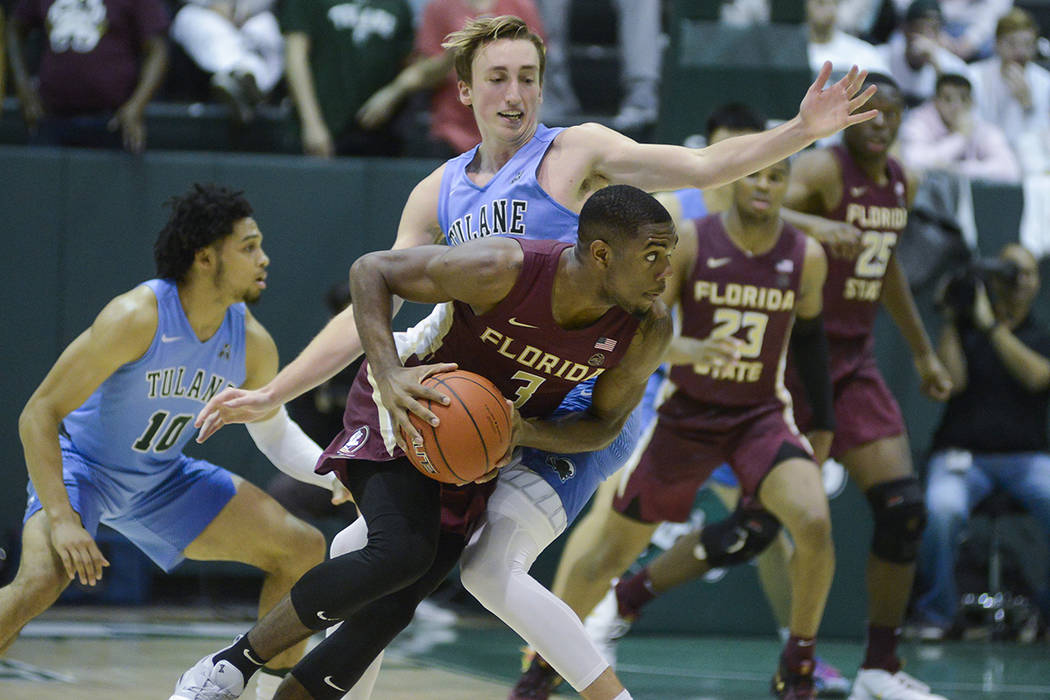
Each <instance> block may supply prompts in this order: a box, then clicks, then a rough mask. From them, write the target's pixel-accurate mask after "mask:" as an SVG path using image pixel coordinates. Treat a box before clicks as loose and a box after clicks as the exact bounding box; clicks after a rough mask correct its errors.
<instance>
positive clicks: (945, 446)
mask: <svg viewBox="0 0 1050 700" xmlns="http://www.w3.org/2000/svg"><path fill="white" fill-rule="evenodd" d="M999 260H1000V261H1002V262H1004V263H1007V265H1006V267H1007V269H1008V270H1010V269H1012V270H1013V272H1012V273H1011V272H1006V271H1004V272H1001V273H999V274H996V275H995V276H994V277H993V278H992V280H991V285H990V287H991V289H990V293H991V301H990V302H989V297H988V294H986V292H985V288H984V285H983V284H982V283H980V282H976V280H974V279H973V278H972V277H966V276H962V277H957V278H955V279H956V281H955V283H954V284H949V285H947V286H946V293H945V294H944V295H943V302H942V311H943V313H944V316H945V323H944V327H943V328H942V330H941V339H940V343H939V347H938V348H937V351H938V353H939V354H940V356H941V359H942V360H943V361H944V364H945V366H946V367H947V368H948V370H949V372H950V373H951V375H952V384H953V386H954V389H953V392H954V393H953V396H952V397H951V398H950V399H949V400H948V406H947V408H946V410H945V412H944V416H943V418H942V419H941V424H940V427H939V428H938V429H937V432H936V434H935V435H934V439H933V456H932V458H931V459H930V465H929V474H928V477H927V478H928V483H927V487H926V506H927V509H928V513H929V515H928V517H929V523H928V524H927V526H926V533H925V536H924V539H923V543H922V554H921V557H920V560H919V567H920V585H919V587H918V588H917V591H918V598H917V603H916V612H917V615H918V617H919V622H920V623H922V624H924V625H927V626H932V627H933V628H934V629H937V628H939V629H941V630H946V629H947V628H949V627H950V626H951V625H952V623H953V621H954V620H955V615H956V611H957V605H958V595H957V592H956V584H955V558H956V553H957V548H958V543H959V536H960V534H961V532H962V530H963V527H964V526H965V525H966V522H967V520H968V519H969V516H970V512H971V511H972V510H973V509H974V507H975V506H976V505H977V504H978V503H979V502H980V501H981V500H982V499H983V498H985V497H986V496H988V495H989V494H991V493H992V492H994V491H1006V492H1008V493H1009V494H1010V495H1011V496H1013V497H1014V498H1015V499H1016V500H1018V501H1019V502H1021V503H1022V504H1024V505H1025V506H1026V507H1027V508H1028V510H1029V511H1030V512H1031V513H1032V515H1034V516H1035V517H1036V519H1037V520H1038V521H1039V523H1040V524H1041V525H1042V527H1043V528H1045V529H1046V531H1047V533H1050V443H1048V440H1047V408H1048V403H1050V334H1048V333H1047V330H1046V329H1045V328H1043V327H1042V325H1040V324H1039V323H1037V322H1036V321H1035V320H1034V319H1033V318H1032V317H1031V316H1030V315H1029V311H1030V310H1031V308H1032V302H1033V301H1034V300H1035V298H1036V295H1037V294H1038V291H1039V268H1038V265H1037V264H1036V259H1035V256H1033V255H1032V254H1031V253H1030V252H1029V251H1028V250H1026V249H1025V248H1022V247H1021V246H1020V245H1017V244H1010V245H1007V246H1006V247H1005V248H1004V249H1003V251H1002V253H1001V254H1000V255H999ZM967 279H969V280H970V282H966V281H965V280H967ZM975 282H976V286H974V284H975ZM1047 591H1048V589H1047V588H1044V589H1043V590H1042V591H1041V592H1040V595H1041V599H1040V600H1039V604H1040V607H1041V608H1042V612H1043V614H1044V616H1050V597H1048V593H1047ZM1047 619H1050V617H1047Z"/></svg>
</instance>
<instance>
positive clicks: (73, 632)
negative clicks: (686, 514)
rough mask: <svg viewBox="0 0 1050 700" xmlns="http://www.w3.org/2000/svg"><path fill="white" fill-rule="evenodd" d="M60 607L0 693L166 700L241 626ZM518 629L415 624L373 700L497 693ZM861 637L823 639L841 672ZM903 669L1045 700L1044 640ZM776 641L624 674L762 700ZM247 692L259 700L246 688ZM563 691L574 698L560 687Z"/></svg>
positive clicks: (700, 649)
mask: <svg viewBox="0 0 1050 700" xmlns="http://www.w3.org/2000/svg"><path fill="white" fill-rule="evenodd" d="M196 614H197V617H192V616H191V613H181V617H180V616H178V615H177V616H176V617H175V618H171V612H170V611H164V612H162V613H157V612H156V611H154V610H152V609H137V610H134V611H130V612H129V611H127V610H121V611H107V610H99V609H97V608H95V609H71V608H59V609H56V610H54V611H50V612H49V613H48V614H47V615H45V616H44V617H43V619H42V620H40V621H39V622H34V623H32V624H31V625H30V626H29V627H27V629H26V631H25V634H24V635H23V636H22V637H21V638H20V639H19V640H18V641H17V642H16V643H15V645H14V646H13V647H12V649H11V651H10V652H9V653H8V655H7V657H6V658H5V659H2V660H0V699H2V700H102V699H103V698H104V699H105V700H111V699H116V698H120V699H121V700H124V699H127V700H152V699H159V700H166V698H167V697H168V695H169V694H170V691H171V687H172V685H173V683H174V681H175V679H176V678H177V677H178V675H179V674H180V673H181V672H182V671H183V670H185V669H186V668H187V667H189V666H190V665H191V664H193V663H194V662H195V661H196V660H197V659H198V658H199V657H200V656H201V655H203V654H204V653H206V652H208V651H211V650H215V649H218V648H219V647H221V646H222V645H223V644H225V643H226V642H227V641H228V640H230V639H231V638H232V636H233V635H234V634H236V633H237V632H239V631H243V630H244V629H245V628H246V626H247V624H246V623H245V622H243V621H239V622H232V623H230V622H226V623H223V622H215V617H214V616H213V617H211V618H210V619H209V618H208V617H207V616H206V615H203V614H201V611H196ZM519 645H520V642H519V641H518V639H517V637H516V636H515V635H514V634H513V633H512V632H510V631H509V630H507V629H506V628H504V627H502V626H501V625H499V624H497V623H496V622H495V621H494V620H492V619H469V620H460V621H458V622H456V623H455V624H451V625H450V624H447V623H442V622H441V621H434V620H429V621H421V622H415V623H413V624H412V626H410V628H409V629H408V630H406V631H405V633H404V634H402V636H401V637H399V638H398V639H397V640H396V642H395V644H394V645H393V647H392V649H391V652H390V654H389V656H388V660H387V662H386V663H385V665H384V671H383V673H382V674H381V675H380V681H379V685H378V687H377V689H376V692H375V694H374V695H373V697H374V698H375V700H504V698H506V696H507V691H508V689H509V687H510V686H511V684H513V682H514V680H515V678H516V677H517V671H518V652H517V649H518V647H519ZM861 651H862V650H861V645H860V644H859V643H855V642H836V641H823V642H821V654H822V656H824V658H826V659H828V660H829V661H830V662H832V663H834V664H836V665H838V666H839V667H840V668H841V669H843V670H844V671H846V670H850V671H851V670H852V669H853V668H854V667H855V665H856V664H857V662H858V660H859V658H860V654H861ZM903 651H904V656H905V658H906V660H907V663H908V670H909V671H910V672H912V673H914V674H915V675H917V676H919V677H920V678H922V679H924V680H926V681H927V682H929V683H931V684H932V685H933V686H934V688H935V689H936V690H937V691H938V692H940V693H941V694H942V695H944V696H946V697H948V698H950V699H951V700H977V699H978V698H982V699H984V698H988V699H991V700H1050V663H1048V659H1050V645H1048V644H1047V643H1046V642H1043V643H1037V644H1033V645H1029V646H1019V645H1014V644H992V643H952V644H941V645H923V646H919V645H912V644H906V645H905V646H904V648H903ZM778 652H779V644H778V643H777V642H776V641H775V640H772V639H764V638H757V637H753V638H715V637H685V636H676V637H669V636H633V637H628V638H627V639H626V640H624V641H623V642H622V643H621V650H620V676H621V678H622V679H623V680H624V682H625V684H626V685H627V687H628V688H630V689H631V692H632V695H633V696H634V697H635V698H636V700H742V699H745V698H746V699H748V700H760V699H764V698H768V697H769V695H768V683H769V672H770V671H771V670H772V667H773V664H774V663H775V661H776V658H777V654H778ZM243 697H245V698H254V697H255V696H254V688H252V687H249V690H248V692H246V693H245V694H244V696H243ZM560 697H575V695H574V694H573V693H571V692H565V691H563V692H562V693H561V695H560Z"/></svg>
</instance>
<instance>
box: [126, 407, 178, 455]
mask: <svg viewBox="0 0 1050 700" xmlns="http://www.w3.org/2000/svg"><path fill="white" fill-rule="evenodd" d="M169 415H170V414H169V413H168V412H167V411H157V412H156V413H154V414H153V415H152V416H150V417H149V425H147V426H146V430H145V431H144V432H143V433H142V435H140V436H139V439H138V440H136V441H135V443H134V444H133V445H132V446H131V448H132V449H133V450H135V451H136V452H149V451H150V449H152V450H153V451H154V452H164V451H165V450H170V449H171V447H172V445H174V444H175V443H177V442H178V441H179V436H180V435H182V430H183V428H185V427H186V424H187V423H189V422H190V421H191V420H193V414H192V413H180V414H178V415H176V416H175V417H174V418H172V419H171V422H170V423H168V425H167V428H166V429H165V430H164V432H163V433H161V437H160V439H159V440H157V444H155V445H154V444H153V439H154V438H155V437H157V434H158V433H160V432H161V431H160V429H161V426H163V425H164V424H165V422H166V421H167V420H168V416H169Z"/></svg>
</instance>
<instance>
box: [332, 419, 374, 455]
mask: <svg viewBox="0 0 1050 700" xmlns="http://www.w3.org/2000/svg"><path fill="white" fill-rule="evenodd" d="M367 439H368V426H367V425H362V426H361V427H360V428H358V429H357V430H355V431H354V432H353V433H352V434H351V435H350V437H349V438H348V439H347V441H346V443H345V444H343V446H342V447H340V448H339V450H338V451H337V452H336V454H338V455H341V456H343V457H352V456H353V455H354V453H355V452H357V451H358V450H359V449H361V445H363V444H365V441H366V440H367Z"/></svg>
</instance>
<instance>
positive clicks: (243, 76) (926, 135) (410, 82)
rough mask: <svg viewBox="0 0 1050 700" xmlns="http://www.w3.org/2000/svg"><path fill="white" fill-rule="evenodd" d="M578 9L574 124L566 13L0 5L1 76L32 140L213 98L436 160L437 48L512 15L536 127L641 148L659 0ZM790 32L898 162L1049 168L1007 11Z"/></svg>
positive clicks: (1043, 107) (1043, 132) (453, 127)
mask: <svg viewBox="0 0 1050 700" xmlns="http://www.w3.org/2000/svg"><path fill="white" fill-rule="evenodd" d="M586 2H587V3H589V4H590V5H591V6H594V7H592V8H591V10H590V11H592V12H595V11H596V12H604V13H607V14H611V15H614V16H615V20H614V21H613V22H610V23H609V27H610V28H611V29H612V31H613V33H614V34H615V35H616V37H618V39H615V38H614V40H615V41H616V43H617V47H618V50H619V52H620V54H621V57H620V61H619V65H620V73H621V76H622V79H621V85H620V86H610V89H611V90H615V91H617V92H618V93H619V94H620V95H622V99H621V101H620V107H619V110H618V111H616V112H615V113H610V114H593V113H585V110H583V109H581V106H580V101H579V100H578V99H577V97H576V94H575V90H574V83H573V80H574V79H575V80H577V81H578V80H579V76H573V75H572V72H573V66H572V65H571V54H572V46H573V42H574V38H573V33H574V32H575V33H577V34H579V33H580V31H579V29H578V28H574V27H573V26H572V12H573V5H574V3H573V2H572V0H138V1H135V2H132V1H131V0H3V5H2V7H3V10H4V15H5V16H6V17H5V18H6V27H5V29H4V32H3V36H4V40H5V45H6V46H5V50H4V51H3V55H4V57H5V58H6V59H8V61H7V62H8V65H9V66H10V70H9V71H5V70H3V68H2V67H0V75H4V76H5V77H6V74H7V73H8V72H9V73H10V77H11V80H10V81H8V82H9V84H10V93H11V94H12V95H13V96H14V97H16V98H17V100H18V108H19V110H20V111H21V113H22V116H23V117H24V120H25V124H26V127H27V129H28V139H29V140H30V142H32V143H44V144H69V145H79V146H113V147H121V146H123V147H124V148H127V149H128V150H131V151H135V152H140V151H142V150H143V149H144V148H145V147H146V145H147V143H148V137H147V135H146V132H145V118H144V115H145V110H146V106H147V104H149V103H150V102H151V101H157V100H161V101H174V102H180V101H191V102H208V101H217V102H220V103H222V104H225V105H227V106H228V108H229V114H230V118H231V120H232V121H233V123H234V124H235V125H238V126H244V125H247V124H249V123H250V122H251V121H252V120H253V118H254V117H255V116H256V113H257V111H258V110H259V108H260V106H262V105H271V106H277V105H283V106H284V107H285V109H286V110H287V111H291V112H293V113H294V115H295V118H294V119H291V120H290V121H291V122H292V123H293V124H294V126H295V138H296V139H297V141H298V144H299V146H300V147H301V150H302V152H303V153H306V154H308V155H311V156H318V157H332V156H336V155H384V156H395V155H413V156H427V157H446V156H450V155H453V154H455V153H458V152H461V151H463V150H466V149H467V148H469V147H471V146H472V145H473V144H474V143H476V141H477V138H478V134H477V131H476V128H475V127H474V122H473V119H472V118H471V115H470V114H469V111H468V109H467V108H466V107H464V106H463V105H462V104H460V102H459V95H458V90H457V87H456V82H457V81H456V77H455V72H454V70H453V68H452V65H451V61H450V60H449V59H448V57H447V55H446V52H445V50H444V49H443V48H442V46H441V42H442V40H443V38H444V36H445V35H446V34H447V33H448V32H450V31H452V30H454V29H455V28H457V27H459V26H461V25H462V23H463V21H464V20H465V19H467V18H469V17H473V16H478V15H481V14H516V15H519V16H521V17H522V18H524V19H525V20H526V21H527V22H528V23H529V24H530V25H533V26H535V27H536V28H537V30H538V31H539V33H540V34H541V35H543V36H544V37H545V38H546V40H547V42H548V47H549V51H548V60H549V66H548V70H547V85H546V86H545V104H544V111H543V118H544V119H545V121H547V122H549V123H553V124H558V123H565V124H568V123H574V122H578V121H580V120H581V119H585V118H589V119H597V120H599V121H604V122H605V123H607V124H609V125H610V126H613V127H614V128H617V129H619V130H621V131H625V132H627V133H629V134H630V135H633V136H636V137H638V138H641V139H645V138H647V137H649V136H650V135H651V133H652V130H651V127H652V126H653V125H654V124H655V123H656V121H657V118H658V105H659V91H660V72H661V66H660V62H661V53H662V48H663V46H665V45H666V36H667V34H668V31H669V27H667V24H668V22H669V21H670V19H669V18H670V17H671V16H672V15H673V13H672V12H671V11H670V3H669V2H667V1H666V0H664V1H663V2H661V0H634V1H632V2H626V1H623V0H607V1H606V2H604V7H598V5H600V4H601V3H600V2H599V0H586ZM577 6H578V3H577ZM595 8H597V9H595ZM804 18H805V24H806V27H805V29H806V32H807V38H808V46H809V61H810V64H811V65H812V67H813V68H814V70H816V69H817V68H818V67H819V65H820V64H821V63H822V62H823V61H825V60H829V61H831V62H832V63H833V65H834V66H835V68H836V70H845V69H846V68H848V66H849V65H851V64H853V63H857V64H859V65H860V66H861V67H862V68H867V69H869V70H871V71H878V72H883V73H888V74H890V75H892V76H893V78H894V79H895V80H896V81H897V82H898V83H899V84H900V85H901V87H902V88H903V90H904V92H905V94H906V96H907V98H908V100H909V106H910V107H912V109H911V110H910V112H909V113H908V114H907V115H906V121H905V124H904V127H903V130H902V134H901V143H900V154H901V156H902V159H903V160H904V161H905V162H906V163H907V164H908V165H909V166H911V167H913V168H915V169H917V170H923V171H924V170H931V169H945V170H950V171H955V172H959V173H962V174H965V175H968V176H972V177H979V178H983V179H993V180H1000V181H1007V182H1017V181H1019V179H1020V178H1021V177H1022V175H1023V174H1029V173H1044V172H1046V171H1047V170H1048V169H1050V72H1048V71H1047V70H1046V69H1045V68H1044V67H1043V66H1042V65H1040V61H1041V60H1042V58H1043V57H1042V56H1041V54H1040V35H1041V33H1042V31H1041V28H1040V26H1039V25H1038V23H1037V21H1036V18H1035V17H1033V16H1032V15H1031V14H1030V13H1028V12H1027V11H1025V10H1024V9H1021V8H1019V7H1012V3H1011V1H1010V0H915V1H911V0H807V1H806V2H805V12H804ZM721 20H722V21H723V22H724V23H725V24H726V25H727V26H741V25H746V24H749V23H762V22H769V21H770V20H771V7H770V2H769V0H726V1H725V2H723V3H722V6H721ZM585 40H586V39H585ZM1043 42H1044V43H1045V39H1044V40H1043ZM3 87H4V79H3V78H0V94H2V90H3ZM421 130H422V131H425V132H426V133H427V137H426V138H425V139H424V138H419V137H418V136H416V135H417V134H419V133H420V132H421ZM406 136H407V137H408V138H406Z"/></svg>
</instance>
